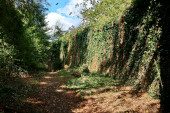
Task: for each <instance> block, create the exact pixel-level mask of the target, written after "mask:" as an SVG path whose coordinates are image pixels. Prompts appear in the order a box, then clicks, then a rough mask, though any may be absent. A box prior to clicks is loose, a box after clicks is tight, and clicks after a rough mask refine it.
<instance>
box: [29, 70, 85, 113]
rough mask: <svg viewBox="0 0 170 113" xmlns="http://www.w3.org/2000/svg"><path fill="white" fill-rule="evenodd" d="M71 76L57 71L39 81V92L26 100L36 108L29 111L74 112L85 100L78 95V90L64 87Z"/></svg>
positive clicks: (43, 112) (48, 112)
mask: <svg viewBox="0 0 170 113" xmlns="http://www.w3.org/2000/svg"><path fill="white" fill-rule="evenodd" d="M68 79H69V77H60V76H57V73H55V72H51V73H47V75H46V76H44V77H43V78H42V79H41V80H40V81H39V83H38V84H39V88H38V89H39V90H38V92H39V94H38V95H33V96H31V97H30V98H28V99H27V100H26V102H28V103H31V104H34V109H33V110H31V109H30V110H31V111H29V112H34V113H35V112H38V113H39V112H41V113H72V109H74V108H76V107H78V105H79V103H80V102H81V101H83V100H82V99H81V98H80V97H77V96H76V92H75V91H72V90H69V89H64V88H62V85H63V84H64V83H65V82H66V81H67V80H68Z"/></svg>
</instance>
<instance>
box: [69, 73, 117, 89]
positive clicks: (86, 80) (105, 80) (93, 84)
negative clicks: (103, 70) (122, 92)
mask: <svg viewBox="0 0 170 113" xmlns="http://www.w3.org/2000/svg"><path fill="white" fill-rule="evenodd" d="M67 85H68V87H70V88H73V89H89V88H100V87H106V86H113V85H115V80H114V79H111V78H109V77H104V76H103V77H101V76H81V77H80V78H74V79H72V80H70V81H68V82H67Z"/></svg>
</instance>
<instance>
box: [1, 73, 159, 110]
mask: <svg viewBox="0 0 170 113" xmlns="http://www.w3.org/2000/svg"><path fill="white" fill-rule="evenodd" d="M23 79H24V81H25V82H26V83H29V84H32V85H37V91H36V92H38V93H35V94H34V93H33V94H30V95H29V96H28V97H27V98H25V99H23V100H22V101H23V102H24V103H27V104H29V105H30V106H23V107H21V109H19V110H17V111H16V110H14V109H15V108H14V107H13V108H12V109H11V108H9V107H6V108H1V109H0V110H1V111H0V112H1V113H4V112H5V113H19V112H21V113H22V112H23V113H24V112H25V113H125V112H126V113H157V112H159V107H160V104H159V103H160V101H159V99H157V100H155V99H153V98H151V97H150V96H148V94H147V93H141V94H138V95H135V94H133V93H132V92H131V89H132V88H131V87H127V86H126V87H122V88H120V89H119V91H117V92H115V91H111V90H104V91H102V92H98V93H96V94H92V95H83V96H82V95H80V94H79V93H77V92H76V90H73V89H69V88H66V87H63V86H64V85H65V83H66V82H67V81H68V80H69V79H70V76H64V77H63V76H58V74H57V72H49V73H47V74H46V75H45V76H43V77H42V78H40V79H39V80H38V82H34V78H32V77H25V78H23ZM16 107H17V106H16Z"/></svg>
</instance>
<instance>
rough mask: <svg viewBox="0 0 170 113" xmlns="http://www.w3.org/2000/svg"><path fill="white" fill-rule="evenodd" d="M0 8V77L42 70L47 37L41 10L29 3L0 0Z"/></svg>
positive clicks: (38, 6) (40, 6) (33, 3)
mask: <svg viewBox="0 0 170 113" xmlns="http://www.w3.org/2000/svg"><path fill="white" fill-rule="evenodd" d="M0 4H1V5H0V10H1V12H0V16H1V17H2V18H1V20H0V62H1V65H0V68H1V70H0V72H1V74H2V75H3V74H5V75H10V74H11V73H15V72H16V73H18V72H19V71H23V70H33V69H42V68H44V67H45V66H44V65H45V63H46V62H47V48H46V46H48V41H47V39H48V38H49V37H48V36H47V35H46V33H45V32H46V30H45V29H44V27H45V25H46V24H45V20H44V19H45V17H44V16H45V15H44V13H43V11H44V9H43V6H42V5H40V4H39V3H35V2H34V1H33V0H31V1H30V2H28V3H25V1H20V0H18V1H7V0H1V1H0ZM14 15H15V16H14ZM35 59H36V60H35Z"/></svg>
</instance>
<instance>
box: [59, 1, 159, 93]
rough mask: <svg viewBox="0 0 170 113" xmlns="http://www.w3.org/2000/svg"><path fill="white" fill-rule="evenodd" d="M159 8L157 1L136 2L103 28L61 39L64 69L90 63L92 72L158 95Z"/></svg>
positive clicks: (99, 27) (87, 29)
mask: <svg viewBox="0 0 170 113" xmlns="http://www.w3.org/2000/svg"><path fill="white" fill-rule="evenodd" d="M158 9H161V5H160V3H159V2H157V1H154V0H149V1H148V0H144V1H142V3H141V1H140V0H138V1H134V2H132V4H131V6H130V7H129V8H128V9H126V10H125V11H124V13H123V14H122V16H119V17H115V18H114V19H113V20H112V21H111V22H109V23H107V24H105V25H104V26H103V25H102V26H99V25H97V26H90V27H86V28H82V29H78V30H77V31H74V32H72V33H70V34H66V35H65V36H64V37H62V38H60V39H59V40H58V41H61V46H60V51H61V53H60V59H62V63H63V66H64V65H68V66H70V67H71V66H81V65H82V64H87V65H88V68H89V70H90V71H91V72H101V73H103V74H105V75H106V76H110V77H113V78H116V79H121V80H122V82H123V83H130V84H133V85H135V86H136V88H138V89H142V90H144V91H146V90H147V91H149V92H150V93H151V94H152V93H155V92H156V93H157V94H158V95H159V92H158V91H159V87H160V86H159V84H160V81H161V77H160V65H159V62H160V51H159V47H160V44H159V40H160V37H161V35H162V27H161V26H160V20H161V17H160V15H159V13H160V11H159V10H158ZM153 89H154V90H153Z"/></svg>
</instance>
